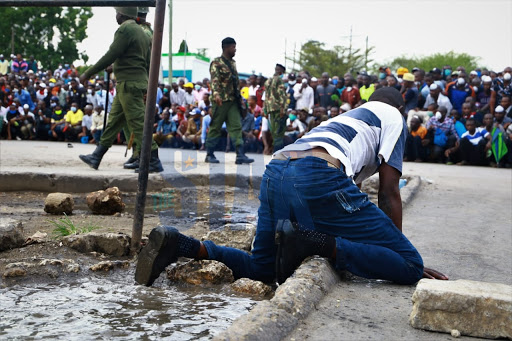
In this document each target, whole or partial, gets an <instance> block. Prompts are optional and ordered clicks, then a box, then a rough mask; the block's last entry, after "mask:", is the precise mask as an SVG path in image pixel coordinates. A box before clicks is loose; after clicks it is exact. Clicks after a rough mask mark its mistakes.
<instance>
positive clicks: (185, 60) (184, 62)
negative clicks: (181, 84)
mask: <svg viewBox="0 0 512 341" xmlns="http://www.w3.org/2000/svg"><path fill="white" fill-rule="evenodd" d="M187 53H188V43H187V32H185V55H184V56H183V78H185V79H186V78H187ZM188 81H189V82H190V81H191V80H190V79H189V80H188Z"/></svg>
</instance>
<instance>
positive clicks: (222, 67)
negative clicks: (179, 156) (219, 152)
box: [205, 57, 242, 150]
mask: <svg viewBox="0 0 512 341" xmlns="http://www.w3.org/2000/svg"><path fill="white" fill-rule="evenodd" d="M227 62H228V63H231V68H232V69H233V70H234V71H235V74H234V75H233V74H231V71H230V70H229V67H228V66H227V65H226V64H225V62H224V60H223V59H222V57H218V58H215V59H214V60H213V61H212V63H211V64H210V76H211V82H210V84H211V90H212V97H211V98H212V99H213V100H212V112H213V115H212V121H211V123H210V129H209V130H208V137H207V139H206V143H205V146H206V148H208V149H212V150H213V149H214V148H215V146H216V145H217V142H218V141H219V138H220V136H221V133H220V131H221V128H222V124H223V123H224V122H226V126H227V130H228V133H229V137H230V138H231V141H233V144H234V145H235V146H240V145H242V123H241V120H240V109H239V104H238V103H236V101H235V91H238V92H239V91H240V84H239V79H238V72H237V70H236V63H235V61H234V60H233V59H231V61H229V60H227ZM232 77H235V78H236V88H234V86H233V79H232ZM217 95H219V96H220V99H221V100H222V105H221V106H218V105H217V104H216V103H215V97H216V96H217Z"/></svg>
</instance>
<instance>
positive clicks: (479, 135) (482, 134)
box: [460, 127, 489, 146]
mask: <svg viewBox="0 0 512 341" xmlns="http://www.w3.org/2000/svg"><path fill="white" fill-rule="evenodd" d="M487 135H489V132H488V131H487V130H486V129H485V128H482V127H478V128H476V129H475V133H474V134H473V135H471V134H470V133H469V131H466V132H465V133H464V134H462V136H461V137H460V138H461V139H464V138H466V139H468V140H469V142H471V143H472V144H473V145H475V146H476V145H478V143H479V142H480V141H482V139H484V138H486V137H487Z"/></svg>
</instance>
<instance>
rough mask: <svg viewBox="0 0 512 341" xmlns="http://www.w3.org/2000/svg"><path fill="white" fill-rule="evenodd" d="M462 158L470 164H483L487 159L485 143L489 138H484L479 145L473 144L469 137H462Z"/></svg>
mask: <svg viewBox="0 0 512 341" xmlns="http://www.w3.org/2000/svg"><path fill="white" fill-rule="evenodd" d="M459 143H460V158H461V160H462V161H466V162H467V163H469V164H470V165H475V166H482V165H485V164H486V161H485V145H486V144H487V140H485V139H482V140H481V141H480V142H479V143H478V144H477V145H474V144H472V143H471V142H470V141H469V139H467V138H463V139H460V142H459Z"/></svg>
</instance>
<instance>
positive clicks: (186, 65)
mask: <svg viewBox="0 0 512 341" xmlns="http://www.w3.org/2000/svg"><path fill="white" fill-rule="evenodd" d="M160 70H161V72H162V77H163V80H164V82H165V83H168V81H169V54H168V53H162V61H161V67H160ZM172 78H173V81H176V80H178V79H179V78H186V79H187V80H188V81H191V82H197V81H202V80H203V79H204V78H210V59H209V58H207V57H205V56H202V55H200V54H197V53H189V52H187V53H173V54H172Z"/></svg>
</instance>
